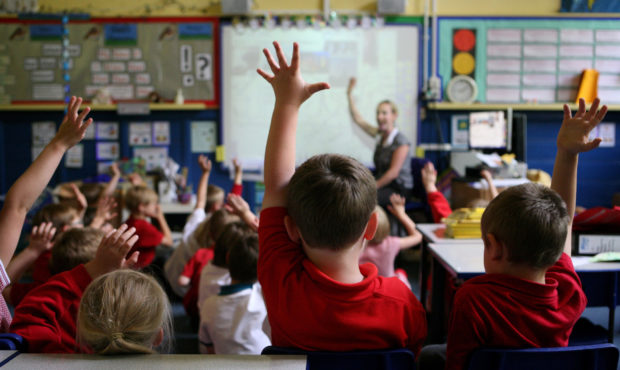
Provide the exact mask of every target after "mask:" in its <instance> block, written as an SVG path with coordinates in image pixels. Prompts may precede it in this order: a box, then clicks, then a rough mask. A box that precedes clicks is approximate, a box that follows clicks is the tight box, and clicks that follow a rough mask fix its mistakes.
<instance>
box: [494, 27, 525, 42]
mask: <svg viewBox="0 0 620 370" xmlns="http://www.w3.org/2000/svg"><path fill="white" fill-rule="evenodd" d="M494 41H499V42H510V41H516V42H520V41H521V30H519V29H508V28H501V29H489V30H487V42H494Z"/></svg>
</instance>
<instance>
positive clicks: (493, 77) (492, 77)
mask: <svg viewBox="0 0 620 370" xmlns="http://www.w3.org/2000/svg"><path fill="white" fill-rule="evenodd" d="M520 77H521V75H519V74H508V73H501V74H499V73H498V74H494V73H489V74H487V86H517V87H518V86H519V85H520V81H519V80H520Z"/></svg>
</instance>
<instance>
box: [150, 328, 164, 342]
mask: <svg viewBox="0 0 620 370" xmlns="http://www.w3.org/2000/svg"><path fill="white" fill-rule="evenodd" d="M163 341H164V329H163V328H159V332H158V333H157V335H156V336H155V340H154V341H153V347H157V346H159V345H160V344H161V342H163Z"/></svg>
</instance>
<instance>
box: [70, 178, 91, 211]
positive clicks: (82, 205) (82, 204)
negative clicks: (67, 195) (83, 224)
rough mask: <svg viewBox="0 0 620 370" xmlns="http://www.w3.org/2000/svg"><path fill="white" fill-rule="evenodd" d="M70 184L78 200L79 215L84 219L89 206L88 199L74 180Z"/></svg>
mask: <svg viewBox="0 0 620 370" xmlns="http://www.w3.org/2000/svg"><path fill="white" fill-rule="evenodd" d="M69 186H70V187H71V190H72V191H73V195H74V196H75V200H76V201H77V205H78V210H77V211H78V216H79V217H80V218H81V219H84V214H85V213H86V208H88V201H87V200H86V197H85V196H84V193H82V192H81V191H80V188H79V187H78V186H77V185H76V184H75V183H74V182H72V183H70V184H69Z"/></svg>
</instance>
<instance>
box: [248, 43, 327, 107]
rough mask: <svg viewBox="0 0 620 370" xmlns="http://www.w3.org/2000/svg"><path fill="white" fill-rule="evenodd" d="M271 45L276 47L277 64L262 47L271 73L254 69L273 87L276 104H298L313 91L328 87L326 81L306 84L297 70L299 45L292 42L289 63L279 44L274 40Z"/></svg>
mask: <svg viewBox="0 0 620 370" xmlns="http://www.w3.org/2000/svg"><path fill="white" fill-rule="evenodd" d="M273 46H274V48H275V49H276V55H277V57H278V64H276V62H275V61H274V59H273V57H272V56H271V53H270V52H269V50H267V49H263V54H265V57H266V58H267V63H269V67H270V68H271V72H273V75H271V74H269V73H267V72H265V71H263V70H262V69H260V68H259V69H257V70H256V71H257V72H258V74H259V75H261V76H262V77H263V78H264V79H265V80H266V81H267V82H269V83H270V84H271V87H273V91H274V93H275V95H276V105H278V104H291V105H294V106H300V105H301V104H302V103H303V102H304V101H306V99H308V98H309V97H310V96H312V94H314V93H315V92H317V91H321V90H324V89H329V84H328V83H327V82H318V83H314V84H308V83H306V82H305V81H304V80H303V78H302V77H301V73H300V72H299V45H298V44H297V43H296V42H295V43H293V57H292V59H291V64H290V65H289V64H288V63H287V61H286V57H285V56H284V53H283V52H282V48H280V44H278V42H277V41H274V42H273Z"/></svg>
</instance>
